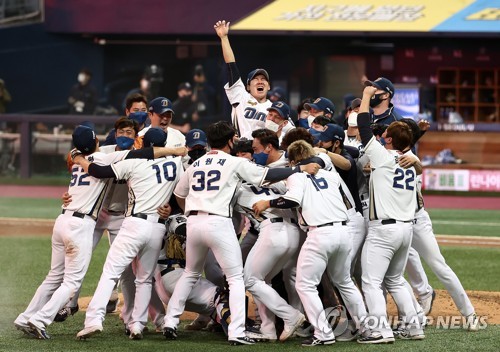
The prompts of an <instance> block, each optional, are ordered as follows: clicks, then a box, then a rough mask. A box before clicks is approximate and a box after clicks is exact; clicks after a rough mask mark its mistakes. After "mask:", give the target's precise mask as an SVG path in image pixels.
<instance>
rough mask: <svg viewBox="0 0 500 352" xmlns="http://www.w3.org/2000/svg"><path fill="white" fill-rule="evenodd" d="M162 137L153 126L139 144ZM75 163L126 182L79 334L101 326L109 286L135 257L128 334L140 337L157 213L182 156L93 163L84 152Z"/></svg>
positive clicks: (160, 231) (161, 228)
mask: <svg viewBox="0 0 500 352" xmlns="http://www.w3.org/2000/svg"><path fill="white" fill-rule="evenodd" d="M166 139H167V134H166V133H165V132H164V131H163V130H162V129H159V128H151V129H149V130H148V132H146V134H145V135H144V140H143V142H144V144H143V147H144V146H146V147H150V146H151V147H153V146H155V147H161V146H163V145H165V141H166ZM75 162H76V163H79V164H80V165H81V166H82V167H83V168H84V169H85V170H87V171H88V172H89V174H90V175H93V176H94V177H97V178H111V177H115V178H117V179H124V180H127V184H128V187H129V200H128V206H127V211H126V213H125V219H124V220H123V225H122V227H121V228H120V231H119V233H118V236H117V237H116V239H115V241H114V242H113V244H112V245H111V248H110V249H109V252H108V255H107V257H106V262H105V263H104V267H103V273H102V275H101V279H100V280H99V284H98V286H97V288H96V291H95V293H94V296H93V298H92V300H91V301H90V304H89V306H88V308H87V313H86V316H85V328H84V329H83V330H81V331H80V332H79V333H78V334H77V338H79V339H85V338H87V337H90V336H92V335H93V334H95V333H98V332H101V331H102V322H103V320H104V316H105V310H106V304H107V300H108V299H109V296H110V295H111V292H112V291H113V287H114V285H115V284H116V282H117V281H118V279H119V278H120V276H121V274H122V273H123V271H124V270H125V268H127V266H129V265H130V263H132V261H134V260H135V261H136V265H135V267H136V280H135V282H136V294H135V301H134V311H133V312H132V319H131V321H130V322H129V329H130V338H131V339H142V331H143V329H144V327H145V326H146V323H147V315H148V312H147V308H148V304H149V301H150V298H151V282H152V277H153V274H154V269H155V268H156V261H157V259H158V256H159V253H160V249H161V243H162V240H163V236H164V234H165V219H162V218H160V217H159V216H158V214H157V209H158V207H160V206H161V205H163V204H166V203H168V201H169V199H170V196H171V195H172V192H173V189H174V186H175V185H176V183H177V181H178V180H179V178H180V177H181V175H182V173H183V167H182V163H181V158H179V157H175V158H173V157H165V158H158V159H154V160H146V159H135V160H126V161H124V162H121V163H115V164H112V165H107V166H99V165H96V164H94V163H92V162H91V160H88V159H86V158H83V157H78V158H76V159H75Z"/></svg>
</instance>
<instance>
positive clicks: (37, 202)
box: [0, 198, 62, 219]
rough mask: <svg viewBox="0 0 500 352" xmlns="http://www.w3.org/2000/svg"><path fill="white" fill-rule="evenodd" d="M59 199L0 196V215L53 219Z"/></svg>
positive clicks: (57, 208)
mask: <svg viewBox="0 0 500 352" xmlns="http://www.w3.org/2000/svg"><path fill="white" fill-rule="evenodd" d="M61 204H62V202H61V200H60V199H50V198H0V214H1V215H0V217H6V218H36V219H55V218H56V217H57V216H58V215H59V214H61Z"/></svg>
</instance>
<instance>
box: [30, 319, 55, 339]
mask: <svg viewBox="0 0 500 352" xmlns="http://www.w3.org/2000/svg"><path fill="white" fill-rule="evenodd" d="M28 325H29V327H30V328H31V331H32V332H33V334H34V335H35V337H36V338H37V339H40V340H49V339H50V336H49V334H47V331H46V330H45V328H40V327H38V326H36V325H35V324H33V323H32V322H30V321H28Z"/></svg>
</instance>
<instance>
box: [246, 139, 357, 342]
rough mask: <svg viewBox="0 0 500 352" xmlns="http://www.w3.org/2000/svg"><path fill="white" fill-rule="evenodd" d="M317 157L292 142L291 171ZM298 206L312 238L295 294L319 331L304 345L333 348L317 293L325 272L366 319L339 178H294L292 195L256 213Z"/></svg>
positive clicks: (289, 182)
mask: <svg viewBox="0 0 500 352" xmlns="http://www.w3.org/2000/svg"><path fill="white" fill-rule="evenodd" d="M314 155H315V152H314V150H313V149H312V147H311V146H310V145H309V144H308V143H307V142H305V141H296V142H293V143H292V144H291V145H290V146H289V147H288V157H289V160H290V163H291V165H296V164H299V163H300V162H303V161H305V160H307V159H309V158H311V157H313V156H314ZM298 206H300V207H301V210H300V215H301V223H303V224H304V225H305V226H307V227H308V233H307V239H306V241H305V243H304V244H303V245H302V249H301V250H300V254H299V259H298V262H297V283H296V288H297V292H298V293H299V296H300V299H301V301H302V304H303V306H304V311H305V313H306V314H307V316H308V318H309V322H310V323H311V324H312V325H313V326H314V335H313V337H311V338H310V339H308V340H305V341H303V342H302V345H303V346H317V345H330V344H333V343H335V336H334V334H333V331H332V328H331V326H330V324H329V323H328V321H327V319H326V316H325V312H324V310H323V305H322V304H321V300H320V298H319V296H318V291H317V288H316V287H317V285H318V284H319V283H320V280H321V276H322V274H323V272H324V271H325V269H326V270H327V272H328V275H329V277H330V279H331V280H332V281H333V283H334V284H335V285H336V287H337V288H338V289H339V291H340V293H341V294H342V297H343V298H344V301H345V303H346V306H347V308H348V309H349V311H350V312H352V314H353V315H355V316H356V317H359V319H361V318H362V317H364V316H366V310H365V308H364V304H363V299H362V297H361V294H360V292H359V291H358V290H357V288H356V287H355V286H354V283H353V282H352V280H351V277H350V265H349V261H348V258H349V253H350V250H351V242H350V241H349V232H348V230H347V227H346V223H347V220H348V215H347V208H346V207H345V205H344V201H343V196H342V187H341V183H340V177H339V175H338V173H335V172H328V171H325V170H319V171H318V173H317V174H316V175H315V176H308V175H305V174H302V173H300V174H294V175H292V176H290V177H289V178H288V179H287V192H286V194H285V195H284V196H283V197H280V198H278V199H273V200H261V201H259V202H257V203H255V205H254V207H253V208H254V211H255V213H256V215H259V214H260V213H261V212H262V211H264V210H265V209H267V208H269V207H274V208H281V209H282V208H285V209H286V208H292V207H298ZM346 239H347V240H346Z"/></svg>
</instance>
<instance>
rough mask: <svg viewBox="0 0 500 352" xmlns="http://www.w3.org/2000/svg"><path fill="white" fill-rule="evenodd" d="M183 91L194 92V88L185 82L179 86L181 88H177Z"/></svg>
mask: <svg viewBox="0 0 500 352" xmlns="http://www.w3.org/2000/svg"><path fill="white" fill-rule="evenodd" d="M183 89H185V90H189V91H191V90H193V87H191V83H189V82H183V83H181V84H179V86H178V87H177V90H178V91H179V90H183Z"/></svg>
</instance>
